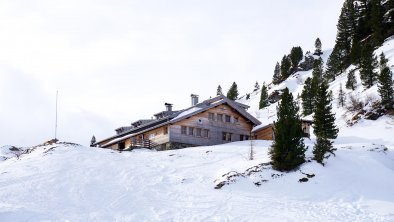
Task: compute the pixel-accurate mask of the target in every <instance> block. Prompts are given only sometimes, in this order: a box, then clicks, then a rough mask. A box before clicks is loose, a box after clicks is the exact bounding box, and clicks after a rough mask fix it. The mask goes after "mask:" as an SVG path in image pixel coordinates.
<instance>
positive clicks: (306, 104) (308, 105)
mask: <svg viewBox="0 0 394 222" xmlns="http://www.w3.org/2000/svg"><path fill="white" fill-rule="evenodd" d="M301 99H302V114H303V115H304V116H308V115H310V114H312V113H313V103H314V95H313V94H312V79H311V78H310V77H308V78H307V79H306V80H305V82H304V89H303V90H302V93H301Z"/></svg>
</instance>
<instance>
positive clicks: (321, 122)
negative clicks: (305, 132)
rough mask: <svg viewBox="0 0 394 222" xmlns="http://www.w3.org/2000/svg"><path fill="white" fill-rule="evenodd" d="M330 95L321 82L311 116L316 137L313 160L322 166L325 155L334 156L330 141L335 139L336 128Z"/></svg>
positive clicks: (324, 82) (326, 86)
mask: <svg viewBox="0 0 394 222" xmlns="http://www.w3.org/2000/svg"><path fill="white" fill-rule="evenodd" d="M331 101H332V95H331V92H328V84H327V82H326V81H322V83H321V84H320V86H319V89H318V92H317V98H316V107H315V115H314V116H313V127H314V133H315V135H316V137H317V140H316V144H315V146H314V148H313V155H314V159H315V160H316V161H317V162H318V163H321V164H323V159H324V158H325V157H326V153H331V154H334V151H335V149H334V147H333V146H332V141H331V140H332V139H335V138H337V135H338V128H337V127H336V126H335V115H334V114H333V113H332V104H331Z"/></svg>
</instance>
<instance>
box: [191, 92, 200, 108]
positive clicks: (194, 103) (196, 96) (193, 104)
mask: <svg viewBox="0 0 394 222" xmlns="http://www.w3.org/2000/svg"><path fill="white" fill-rule="evenodd" d="M190 96H191V97H192V106H195V105H197V104H198V95H195V94H191V95H190Z"/></svg>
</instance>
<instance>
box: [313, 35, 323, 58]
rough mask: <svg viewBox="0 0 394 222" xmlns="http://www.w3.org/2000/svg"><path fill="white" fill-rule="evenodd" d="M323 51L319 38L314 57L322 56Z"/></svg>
mask: <svg viewBox="0 0 394 222" xmlns="http://www.w3.org/2000/svg"><path fill="white" fill-rule="evenodd" d="M321 49H322V44H321V41H320V39H319V38H317V39H316V40H315V52H314V53H313V55H317V56H321V55H322V54H323V52H322V51H321Z"/></svg>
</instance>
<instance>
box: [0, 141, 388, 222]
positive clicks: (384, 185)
mask: <svg viewBox="0 0 394 222" xmlns="http://www.w3.org/2000/svg"><path fill="white" fill-rule="evenodd" d="M306 142H307V144H308V145H311V143H312V142H311V141H309V140H308V141H306ZM253 145H254V150H255V159H254V160H252V161H250V160H248V153H249V149H250V142H249V141H244V142H235V143H230V144H226V145H220V146H212V147H197V148H187V149H181V150H172V151H161V152H155V151H150V150H136V151H133V152H123V153H118V152H114V151H111V150H106V149H99V148H87V147H82V146H76V145H68V144H53V145H49V146H41V147H37V148H35V149H34V150H33V151H32V152H31V153H29V154H25V155H22V156H21V157H20V158H19V159H16V158H11V159H7V160H5V161H2V162H0V221H2V222H16V221H394V189H393V187H394V176H393V175H394V150H393V148H394V147H389V148H388V149H387V147H385V146H382V145H377V144H372V143H371V142H366V141H359V143H356V144H355V143H347V142H346V141H345V142H344V143H341V144H336V145H335V146H336V147H337V148H338V151H337V152H336V157H335V158H333V157H331V158H330V159H329V160H328V162H327V165H326V166H325V167H323V166H321V165H319V164H317V163H316V162H310V163H306V164H304V165H302V167H301V168H300V170H298V171H295V172H292V173H288V174H282V173H280V172H277V171H274V170H272V169H271V168H270V167H269V166H268V165H264V164H265V163H267V162H268V161H269V157H268V155H267V151H268V147H269V146H270V142H268V141H254V144H253ZM307 156H308V157H310V156H311V153H310V149H309V151H308V154H307ZM259 164H263V165H264V166H265V167H264V169H260V171H259V170H257V171H259V172H250V170H249V171H247V169H248V168H250V167H253V166H258V165H259ZM245 171H247V172H250V175H246V174H245V175H244V176H241V177H233V178H232V179H234V180H235V181H236V183H234V182H230V184H229V185H225V186H223V187H222V188H221V189H214V188H215V186H216V185H217V184H219V183H220V182H222V181H224V180H226V176H225V175H229V174H228V173H230V174H236V173H237V172H238V173H244V172H245ZM303 173H304V174H303ZM306 174H309V175H310V178H309V181H308V182H304V183H300V182H299V179H301V178H305V177H307V176H306ZM312 175H315V176H314V177H312ZM255 183H256V184H257V183H260V184H261V185H260V186H256V185H255Z"/></svg>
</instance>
